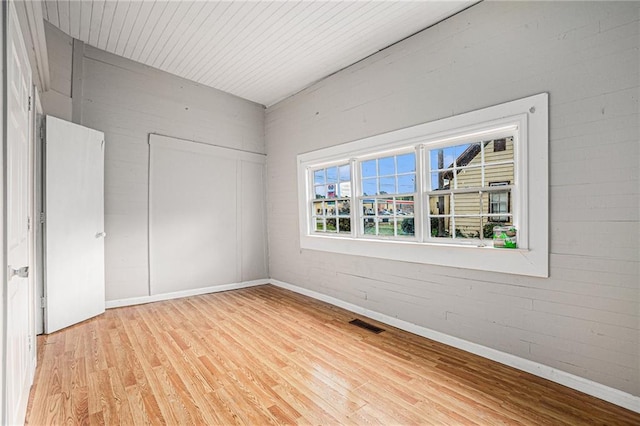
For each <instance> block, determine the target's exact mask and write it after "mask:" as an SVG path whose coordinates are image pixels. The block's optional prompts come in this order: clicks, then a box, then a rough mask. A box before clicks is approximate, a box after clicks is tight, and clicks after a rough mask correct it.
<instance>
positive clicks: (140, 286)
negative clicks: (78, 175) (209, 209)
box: [74, 46, 268, 306]
mask: <svg viewBox="0 0 640 426" xmlns="http://www.w3.org/2000/svg"><path fill="white" fill-rule="evenodd" d="M82 84H83V86H82V99H81V102H82V123H81V124H82V125H84V126H87V127H90V128H94V129H99V130H101V131H103V132H104V133H105V139H106V149H105V228H106V229H105V230H106V232H107V238H106V239H105V261H106V265H105V266H106V299H107V302H109V301H113V300H122V299H132V298H141V297H145V296H149V295H150V294H149V273H148V272H149V269H148V268H149V265H148V183H149V181H148V176H149V168H148V166H149V145H148V141H149V133H157V134H162V135H167V136H172V137H177V138H182V139H187V140H192V141H198V142H202V143H208V144H213V145H219V146H223V147H228V148H234V149H239V150H244V151H250V152H257V153H264V133H263V132H264V108H263V107H262V106H261V105H258V104H255V103H252V102H249V101H246V100H243V99H240V98H237V97H235V96H232V95H229V94H226V93H223V92H220V91H218V90H215V89H211V88H208V87H205V86H201V85H198V84H196V83H193V82H190V81H187V80H184V79H181V78H178V77H175V76H172V75H170V74H167V73H164V72H161V71H158V70H155V69H153V68H150V67H147V66H143V65H141V64H139V63H136V62H133V61H130V60H127V59H124V58H122V57H118V56H115V55H112V54H109V53H106V52H104V51H101V50H98V49H95V48H92V47H90V46H85V49H84V59H83V80H82ZM77 101H78V100H77V99H74V103H75V102H77ZM233 178H234V179H235V176H234V177H233ZM211 195H212V196H215V188H211ZM260 231H261V232H262V235H261V238H256V239H254V240H249V241H246V243H247V244H261V246H260V250H261V251H263V252H264V250H265V249H266V247H264V244H263V238H265V239H266V229H265V228H264V227H262V229H261V230H260ZM247 252H251V250H247ZM265 256H266V253H265ZM230 267H233V268H234V271H235V265H230ZM254 267H255V266H254V265H248V266H247V272H246V273H245V274H243V276H247V277H249V276H250V277H252V278H255V277H256V276H257V275H259V276H260V278H267V276H268V272H267V269H266V265H264V266H263V268H261V270H259V271H253V270H250V269H251V268H254ZM176 290H179V289H178V288H176ZM108 306H109V303H108Z"/></svg>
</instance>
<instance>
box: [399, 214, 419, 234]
mask: <svg viewBox="0 0 640 426" xmlns="http://www.w3.org/2000/svg"><path fill="white" fill-rule="evenodd" d="M396 231H397V233H398V236H403V237H405V236H406V237H413V236H414V235H415V229H414V219H413V218H412V217H405V218H403V219H398V222H397V230H396Z"/></svg>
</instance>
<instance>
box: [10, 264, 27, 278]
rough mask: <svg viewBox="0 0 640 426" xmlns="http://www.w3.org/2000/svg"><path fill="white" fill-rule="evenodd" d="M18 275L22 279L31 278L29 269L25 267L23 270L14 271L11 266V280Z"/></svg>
mask: <svg viewBox="0 0 640 426" xmlns="http://www.w3.org/2000/svg"><path fill="white" fill-rule="evenodd" d="M16 275H17V276H18V277H20V278H29V267H28V266H23V267H22V268H18V269H13V268H12V267H11V266H9V279H11V278H13V277H14V276H16Z"/></svg>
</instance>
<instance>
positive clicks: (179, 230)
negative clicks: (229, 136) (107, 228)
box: [149, 135, 264, 295]
mask: <svg viewBox="0 0 640 426" xmlns="http://www.w3.org/2000/svg"><path fill="white" fill-rule="evenodd" d="M149 144H150V168H149V170H150V173H149V277H150V295H158V294H166V293H173V292H184V291H189V290H194V289H202V288H207V287H213V286H218V285H222V284H233V283H238V282H240V281H242V275H243V274H242V249H243V247H242V235H241V231H242V226H241V222H242V220H243V215H242V214H241V210H242V209H241V206H240V203H241V202H242V199H241V196H239V190H240V188H241V187H240V185H241V183H240V182H241V170H242V163H243V161H247V160H249V161H251V160H255V162H258V163H260V164H263V163H264V156H262V155H259V154H252V153H246V152H242V151H237V150H232V149H228V148H221V147H216V146H211V145H206V144H202V143H197V142H191V141H186V140H182V139H175V138H169V137H165V136H160V135H150V138H149ZM261 167H263V166H261ZM254 185H260V186H263V181H258V182H255V183H254ZM256 207H257V208H259V209H260V211H259V212H257V213H258V214H260V215H262V214H263V211H264V210H263V209H264V205H260V206H256ZM260 232H264V228H262V229H261V230H260Z"/></svg>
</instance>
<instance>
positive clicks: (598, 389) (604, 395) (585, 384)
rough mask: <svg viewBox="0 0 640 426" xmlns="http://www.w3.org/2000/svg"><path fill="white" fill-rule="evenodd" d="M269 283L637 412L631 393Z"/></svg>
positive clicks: (638, 400) (639, 402) (329, 298)
mask: <svg viewBox="0 0 640 426" xmlns="http://www.w3.org/2000/svg"><path fill="white" fill-rule="evenodd" d="M269 282H270V283H271V284H273V285H275V286H278V287H282V288H284V289H287V290H291V291H293V292H296V293H300V294H303V295H305V296H309V297H312V298H314V299H318V300H321V301H323V302H327V303H330V304H332V305H335V306H338V307H340V308H343V309H346V310H348V311H351V312H354V313H357V314H360V315H364V316H366V317H369V318H372V319H374V320H376V321H380V322H382V323H385V324H389V325H391V326H393V327H396V328H399V329H401V330H405V331H408V332H410V333H413V334H417V335H418V336H422V337H426V338H428V339H431V340H435V341H437V342H440V343H444V344H446V345H449V346H453V347H454V348H458V349H462V350H463V351H466V352H470V353H472V354H475V355H479V356H481V357H483V358H487V359H490V360H492V361H496V362H499V363H501V364H504V365H508V366H509V367H513V368H517V369H518V370H521V371H525V372H527V373H531V374H533V375H535V376H538V377H542V378H543V379H547V380H550V381H552V382H555V383H559V384H561V385H564V386H567V387H569V388H572V389H575V390H578V391H580V392H583V393H586V394H587V395H591V396H594V397H596V398H600V399H603V400H605V401H607V402H610V403H612V404H616V405H619V406H620V407H624V408H626V409H628V410H631V411H635V412H637V413H640V397H637V396H634V395H631V394H630V393H627V392H623V391H621V390H618V389H614V388H612V387H609V386H605V385H603V384H600V383H597V382H594V381H591V380H588V379H585V378H583V377H580V376H576V375H574V374H571V373H567V372H565V371H562V370H557V369H555V368H553V367H549V366H547V365H544V364H539V363H537V362H534V361H530V360H528V359H524V358H520V357H518V356H515V355H511V354H508V353H505V352H501V351H498V350H495V349H491V348H488V347H486V346H482V345H479V344H477V343H473V342H469V341H467V340H463V339H459V338H457V337H453V336H449V335H447V334H444V333H441V332H439V331H435V330H430V329H428V328H425V327H422V326H419V325H416V324H412V323H410V322H407V321H403V320H400V319H398V318H394V317H390V316H388V315H385V314H381V313H379V312H375V311H371V310H369V309H366V308H363V307H361V306H358V305H354V304H352V303H348V302H345V301H343V300H340V299H337V298H335V297H332V296H327V295H325V294H322V293H318V292H316V291H313V290H309V289H306V288H302V287H298V286H296V285H293V284H289V283H285V282H283V281H279V280H275V279H271V280H269Z"/></svg>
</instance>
